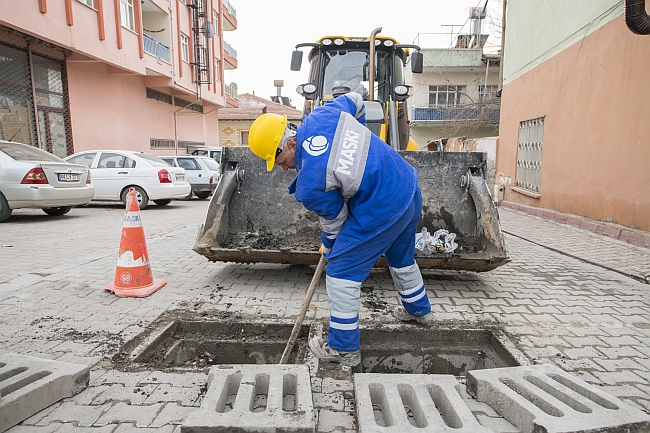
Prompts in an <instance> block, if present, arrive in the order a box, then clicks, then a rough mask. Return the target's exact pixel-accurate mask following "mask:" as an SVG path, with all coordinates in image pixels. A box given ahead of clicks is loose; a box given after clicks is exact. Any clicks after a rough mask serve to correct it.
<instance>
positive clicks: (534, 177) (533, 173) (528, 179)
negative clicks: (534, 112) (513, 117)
mask: <svg viewBox="0 0 650 433" xmlns="http://www.w3.org/2000/svg"><path fill="white" fill-rule="evenodd" d="M543 145H544V118H543V117H540V118H537V119H532V120H526V121H523V122H521V123H520V124H519V144H518V146H517V187H519V188H522V189H525V190H528V191H531V192H534V193H537V194H539V193H540V173H541V171H542V147H543Z"/></svg>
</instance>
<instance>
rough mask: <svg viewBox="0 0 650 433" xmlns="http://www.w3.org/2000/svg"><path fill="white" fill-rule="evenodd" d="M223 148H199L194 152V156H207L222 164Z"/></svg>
mask: <svg viewBox="0 0 650 433" xmlns="http://www.w3.org/2000/svg"><path fill="white" fill-rule="evenodd" d="M221 150H222V149H221V147H197V148H195V149H194V150H192V156H207V157H209V158H212V159H214V160H215V161H217V162H218V163H219V164H221Z"/></svg>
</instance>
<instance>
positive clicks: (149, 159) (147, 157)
mask: <svg viewBox="0 0 650 433" xmlns="http://www.w3.org/2000/svg"><path fill="white" fill-rule="evenodd" d="M135 155H137V156H139V157H140V158H142V159H144V160H145V161H147V162H148V163H149V164H151V165H153V166H154V167H160V166H163V167H169V164H167V163H166V162H165V161H163V160H162V159H160V158H158V157H157V156H153V155H150V154H148V153H136V154H135Z"/></svg>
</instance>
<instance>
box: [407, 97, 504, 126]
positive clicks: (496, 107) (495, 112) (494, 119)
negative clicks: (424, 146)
mask: <svg viewBox="0 0 650 433" xmlns="http://www.w3.org/2000/svg"><path fill="white" fill-rule="evenodd" d="M500 108H501V105H500V104H499V103H498V102H495V103H481V104H472V105H439V106H435V107H413V118H412V120H414V121H418V120H419V121H423V120H424V121H426V120H431V121H439V122H455V121H470V120H471V121H479V122H481V123H499V114H500V111H501V110H500Z"/></svg>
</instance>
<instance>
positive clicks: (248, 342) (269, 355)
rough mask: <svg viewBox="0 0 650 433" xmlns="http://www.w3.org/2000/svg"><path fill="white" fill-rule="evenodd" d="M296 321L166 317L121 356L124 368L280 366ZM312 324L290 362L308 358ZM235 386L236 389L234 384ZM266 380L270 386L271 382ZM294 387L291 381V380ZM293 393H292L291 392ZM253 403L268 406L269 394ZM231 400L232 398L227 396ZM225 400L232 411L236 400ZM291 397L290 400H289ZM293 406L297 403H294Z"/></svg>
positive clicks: (303, 331)
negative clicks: (242, 320)
mask: <svg viewBox="0 0 650 433" xmlns="http://www.w3.org/2000/svg"><path fill="white" fill-rule="evenodd" d="M292 329H293V324H290V323H287V324H282V323H259V322H258V323H252V322H240V321H237V322H234V321H210V320H196V319H194V320H193V319H179V318H174V319H172V320H170V318H169V317H167V318H161V319H159V320H157V321H156V322H154V324H152V326H151V327H150V330H149V331H148V332H145V333H143V334H142V335H141V336H139V337H138V338H137V339H136V340H135V341H132V342H129V343H128V344H127V345H125V347H124V349H123V351H122V353H121V356H120V358H118V361H121V362H122V363H123V364H124V365H123V367H124V368H129V367H136V368H137V367H140V368H147V369H158V370H176V369H182V370H186V369H190V370H191V369H202V368H206V367H210V366H212V365H234V364H238V365H239V364H279V362H280V359H281V358H282V353H283V352H284V349H285V346H286V345H287V341H288V340H289V337H290V335H291V331H292ZM308 336H309V326H308V325H304V326H302V327H301V329H300V331H299V333H298V338H297V340H296V344H295V345H294V347H293V350H292V352H291V355H290V357H289V362H288V364H296V363H303V362H305V355H306V352H307V350H308V343H307V338H308ZM234 379H235V378H233V385H232V387H236V385H235V384H234ZM258 379H259V381H257V384H258V385H257V387H258V388H259V389H260V390H262V391H263V389H264V387H265V386H266V387H268V383H266V382H268V380H267V381H266V382H265V380H264V378H262V377H260V378H258ZM265 383H266V385H265ZM286 387H287V389H288V390H289V391H290V389H291V379H290V378H289V379H287V385H286ZM289 391H287V392H288V393H289V394H290V392H289ZM258 394H259V395H260V397H259V399H260V400H259V401H254V402H251V406H255V407H263V406H264V404H265V403H264V398H263V397H262V395H263V392H260V393H258ZM226 400H227V399H226ZM226 400H224V402H223V405H224V406H223V408H224V410H228V409H227V408H228V406H231V404H232V402H230V403H228V402H227V401H226ZM289 400H290V398H289ZM287 404H289V405H290V404H291V403H290V402H288V403H287Z"/></svg>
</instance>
